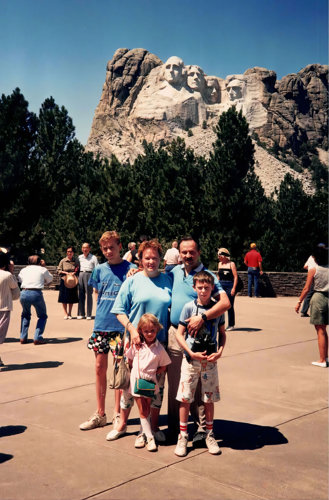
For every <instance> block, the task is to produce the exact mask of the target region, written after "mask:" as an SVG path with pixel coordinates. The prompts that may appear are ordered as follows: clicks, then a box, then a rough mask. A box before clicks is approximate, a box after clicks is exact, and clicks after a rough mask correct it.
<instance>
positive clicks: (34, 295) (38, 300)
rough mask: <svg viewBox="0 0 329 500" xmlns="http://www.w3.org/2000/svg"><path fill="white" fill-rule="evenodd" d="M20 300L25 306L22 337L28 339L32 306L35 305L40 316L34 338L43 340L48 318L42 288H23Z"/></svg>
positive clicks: (23, 306)
mask: <svg viewBox="0 0 329 500" xmlns="http://www.w3.org/2000/svg"><path fill="white" fill-rule="evenodd" d="M20 300H21V304H22V308H23V310H22V316H21V318H22V319H21V339H24V340H25V339H27V334H28V329H29V326H30V321H31V306H33V307H34V308H35V311H36V313H37V316H38V321H37V326H36V328H35V332H34V340H41V339H42V334H43V332H44V330H45V326H46V323H47V318H48V316H47V309H46V304H45V301H44V298H43V294H42V290H22V291H21V299H20Z"/></svg>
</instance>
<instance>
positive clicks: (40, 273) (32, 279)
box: [18, 255, 53, 345]
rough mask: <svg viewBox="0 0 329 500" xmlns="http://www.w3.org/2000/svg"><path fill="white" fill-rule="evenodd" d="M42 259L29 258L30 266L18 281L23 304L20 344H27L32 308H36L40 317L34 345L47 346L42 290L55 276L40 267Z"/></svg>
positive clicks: (24, 269)
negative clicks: (44, 334)
mask: <svg viewBox="0 0 329 500" xmlns="http://www.w3.org/2000/svg"><path fill="white" fill-rule="evenodd" d="M40 260H41V259H40V257H39V256H38V255H31V256H30V257H29V258H28V266H27V267H24V268H23V269H22V270H21V271H20V273H19V275H18V281H19V282H20V283H21V290H22V291H21V299H20V300H21V304H22V308H23V310H22V321H21V335H20V343H21V344H26V343H27V336H28V329H29V326H30V321H31V306H33V307H34V308H35V311H36V313H37V316H38V321H37V325H36V328H35V332H34V345H41V344H45V343H46V340H45V339H44V338H43V336H42V335H43V332H44V330H45V327H46V323H47V318H48V316H47V308H46V303H45V300H44V298H43V293H42V290H43V288H44V286H45V285H48V284H49V283H51V282H52V280H53V276H52V274H50V272H49V271H48V269H47V268H46V267H42V266H41V265H40Z"/></svg>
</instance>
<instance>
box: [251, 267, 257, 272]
mask: <svg viewBox="0 0 329 500" xmlns="http://www.w3.org/2000/svg"><path fill="white" fill-rule="evenodd" d="M249 269H251V270H252V271H257V269H259V267H249Z"/></svg>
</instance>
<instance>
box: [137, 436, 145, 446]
mask: <svg viewBox="0 0 329 500" xmlns="http://www.w3.org/2000/svg"><path fill="white" fill-rule="evenodd" d="M145 444H146V436H145V434H138V436H137V438H136V439H135V448H144V446H145Z"/></svg>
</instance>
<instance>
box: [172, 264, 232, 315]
mask: <svg viewBox="0 0 329 500" xmlns="http://www.w3.org/2000/svg"><path fill="white" fill-rule="evenodd" d="M199 271H208V273H210V274H212V275H213V277H214V281H215V283H214V284H215V286H214V289H213V291H212V294H211V295H212V297H216V295H218V294H219V293H221V292H222V291H223V288H222V286H221V284H220V282H219V281H218V279H217V277H216V276H215V275H214V273H212V272H211V271H209V269H207V268H205V267H204V265H203V264H202V263H200V265H199V266H198V267H197V268H195V269H193V270H192V271H191V272H190V273H189V274H188V275H187V276H186V275H185V269H184V265H181V266H180V265H178V266H175V267H174V268H173V269H172V270H171V271H170V273H169V276H170V275H172V277H173V283H174V284H173V292H172V293H173V301H172V306H171V311H170V321H171V323H172V324H173V325H178V323H179V317H180V314H181V312H182V309H183V307H184V305H185V304H186V303H187V302H189V301H190V300H193V299H196V298H197V296H198V295H197V293H196V291H195V290H194V288H193V276H194V275H195V274H196V273H198V272H199Z"/></svg>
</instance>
